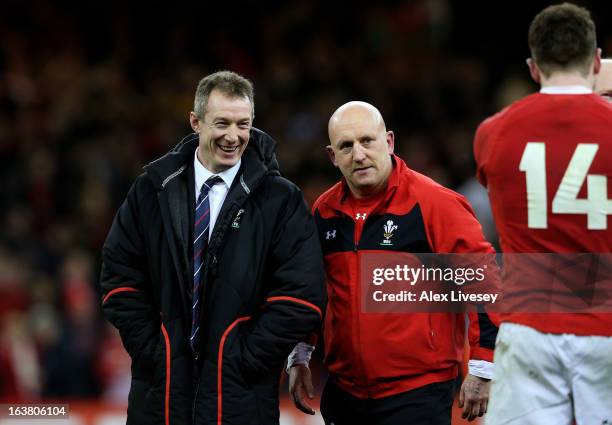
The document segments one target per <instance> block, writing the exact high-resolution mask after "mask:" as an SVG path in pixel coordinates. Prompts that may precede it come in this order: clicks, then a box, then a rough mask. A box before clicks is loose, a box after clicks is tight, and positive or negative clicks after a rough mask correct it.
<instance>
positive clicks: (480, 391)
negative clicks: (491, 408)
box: [459, 374, 491, 421]
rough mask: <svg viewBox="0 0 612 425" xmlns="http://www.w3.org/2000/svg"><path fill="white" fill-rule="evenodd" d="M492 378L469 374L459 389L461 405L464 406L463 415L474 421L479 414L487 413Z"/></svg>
mask: <svg viewBox="0 0 612 425" xmlns="http://www.w3.org/2000/svg"><path fill="white" fill-rule="evenodd" d="M490 386H491V380H489V379H484V378H479V377H477V376H474V375H469V374H468V376H466V377H465V379H464V380H463V384H462V385H461V390H460V391H459V407H463V413H462V414H461V417H462V418H463V419H465V418H467V420H468V421H473V420H474V419H476V417H477V416H482V415H484V414H485V413H487V405H488V404H489V388H490Z"/></svg>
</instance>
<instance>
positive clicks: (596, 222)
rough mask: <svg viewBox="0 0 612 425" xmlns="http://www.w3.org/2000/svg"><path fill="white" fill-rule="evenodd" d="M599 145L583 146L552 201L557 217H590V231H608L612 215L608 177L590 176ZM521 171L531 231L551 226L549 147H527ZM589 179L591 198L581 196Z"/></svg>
mask: <svg viewBox="0 0 612 425" xmlns="http://www.w3.org/2000/svg"><path fill="white" fill-rule="evenodd" d="M598 149H599V145H598V144H596V143H579V144H578V146H576V150H575V151H574V154H573V155H572V159H571V160H570V162H569V165H568V166H567V169H566V170H565V174H564V175H563V178H562V179H561V184H560V185H559V188H558V189H557V193H556V194H555V197H554V198H553V201H552V213H553V214H586V215H587V228H588V229H589V230H605V229H606V228H607V216H608V214H612V201H610V200H609V199H608V182H607V176H603V175H592V174H591V175H587V173H588V171H589V168H590V167H591V164H592V163H593V159H594V158H595V155H596V154H597V150H598ZM519 170H520V171H523V172H524V173H525V178H526V182H527V226H528V227H529V228H530V229H546V228H547V227H548V217H547V213H548V192H547V188H546V144H545V143H544V142H529V143H527V146H525V150H524V151H523V156H522V157H521V163H520V164H519ZM585 179H586V183H587V198H586V199H582V198H581V199H579V198H578V193H579V192H580V188H581V187H582V185H583V184H584V181H585Z"/></svg>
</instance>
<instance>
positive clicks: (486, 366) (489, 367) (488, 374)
mask: <svg viewBox="0 0 612 425" xmlns="http://www.w3.org/2000/svg"><path fill="white" fill-rule="evenodd" d="M493 370H494V365H493V363H491V362H488V361H486V360H470V361H469V362H468V371H469V373H470V375H474V376H478V377H479V378H484V379H493Z"/></svg>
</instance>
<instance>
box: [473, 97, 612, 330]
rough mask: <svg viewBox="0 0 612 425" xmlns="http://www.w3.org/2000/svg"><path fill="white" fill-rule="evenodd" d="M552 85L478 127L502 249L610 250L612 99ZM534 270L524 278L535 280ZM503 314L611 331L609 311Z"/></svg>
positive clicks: (481, 173)
mask: <svg viewBox="0 0 612 425" xmlns="http://www.w3.org/2000/svg"><path fill="white" fill-rule="evenodd" d="M551 91H552V92H553V93H542V92H541V93H537V94H533V95H530V96H527V97H525V98H523V99H521V100H519V101H517V102H515V103H513V104H512V105H510V106H509V107H507V108H506V109H504V110H502V111H501V112H499V113H498V114H496V115H494V116H492V117H490V118H488V119H487V120H485V121H484V122H483V123H482V124H481V125H480V127H479V128H478V130H477V132H476V136H475V140H474V154H475V158H476V163H477V176H478V179H479V181H480V182H481V183H482V184H483V185H484V186H486V187H487V189H488V191H489V196H490V200H491V207H492V209H493V215H494V217H495V222H496V226H497V230H498V233H499V237H500V245H501V248H502V251H503V252H504V253H610V252H611V247H612V228H611V226H612V221H611V220H610V219H609V217H608V216H609V215H610V214H612V201H610V199H611V198H612V196H611V191H612V190H611V185H610V184H609V180H610V179H609V177H610V175H611V174H612V149H611V148H612V105H611V104H610V103H608V102H606V101H604V100H603V99H602V98H601V97H599V96H597V95H595V94H586V93H584V88H583V89H582V90H580V88H575V87H574V88H569V87H566V88H561V89H558V88H557V89H554V88H553V89H552V90H551ZM558 92H564V93H563V94H560V93H558ZM608 258H609V257H608ZM608 261H609V260H608ZM534 276H536V275H531V276H530V277H529V278H530V279H531V281H529V282H525V285H529V284H531V285H533V287H537V285H538V283H534ZM529 278H525V280H526V281H528V280H529ZM537 278H543V276H539V277H537ZM609 283H610V282H608V284H609ZM540 295H541V294H540ZM537 296H538V294H530V297H534V298H536V297H537ZM543 296H546V295H543ZM553 310H554V308H553ZM502 321H510V322H515V323H521V324H524V325H528V326H531V327H533V328H536V329H538V330H540V331H542V332H550V333H573V334H578V335H612V315H610V314H601V313H600V314H592V313H583V314H556V315H554V316H551V315H549V314H516V313H515V314H512V313H510V314H505V315H503V316H502Z"/></svg>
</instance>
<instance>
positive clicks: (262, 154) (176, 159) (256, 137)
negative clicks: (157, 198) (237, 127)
mask: <svg viewBox="0 0 612 425" xmlns="http://www.w3.org/2000/svg"><path fill="white" fill-rule="evenodd" d="M197 147H198V135H197V133H191V134H189V135H187V136H185V137H184V138H183V139H182V140H181V141H180V142H179V143H178V144H177V145H176V146H175V147H174V148H173V149H172V150H170V151H169V152H168V153H167V154H165V155H164V156H162V157H161V158H158V159H156V160H155V161H153V162H151V163H149V164H148V165H146V166H145V167H144V170H145V172H146V173H147V175H148V176H149V178H150V179H151V181H152V182H153V185H154V187H155V188H156V189H157V190H164V189H166V187H167V185H168V184H169V183H170V182H171V181H172V180H173V179H174V178H176V177H177V176H179V175H180V174H182V173H183V172H184V171H185V170H186V169H187V167H188V166H189V161H190V160H193V155H194V153H195V150H196V148H197ZM275 150H276V142H275V141H274V139H272V137H270V136H269V135H268V134H266V133H265V132H263V131H261V130H259V129H257V128H252V129H251V134H250V138H249V145H248V146H247V148H246V149H245V151H244V153H243V154H242V162H243V164H244V165H243V170H242V173H241V174H240V176H239V179H240V184H241V186H242V187H243V189H244V190H245V192H247V193H249V192H250V190H251V189H252V188H254V187H255V186H256V185H257V184H258V183H259V180H260V179H261V178H262V177H263V176H264V175H266V174H280V172H279V169H278V162H277V160H276V154H275Z"/></svg>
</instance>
